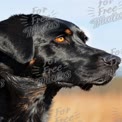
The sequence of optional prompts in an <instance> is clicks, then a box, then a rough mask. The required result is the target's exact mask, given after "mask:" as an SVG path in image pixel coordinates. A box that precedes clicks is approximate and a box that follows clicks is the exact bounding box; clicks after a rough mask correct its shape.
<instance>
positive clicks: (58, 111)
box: [0, 0, 122, 122]
mask: <svg viewBox="0 0 122 122" xmlns="http://www.w3.org/2000/svg"><path fill="white" fill-rule="evenodd" d="M22 13H23V14H31V13H33V14H40V15H46V16H51V17H57V18H61V19H65V20H68V21H71V22H73V23H75V24H76V25H78V26H79V27H80V28H81V29H83V30H84V31H85V33H86V34H87V35H88V36H89V41H88V42H87V44H88V45H90V46H93V47H97V48H100V49H103V50H105V51H107V52H109V53H112V54H115V55H118V56H120V57H121V58H122V1H121V0H92V1H90V0H85V1H82V0H67V1H66V0H43V1H42V0H36V1H34V0H29V1H25V0H21V1H17V0H12V1H8V0H4V1H1V4H0V21H2V20H4V19H7V18H8V17H10V16H11V15H15V14H22ZM121 103H122V64H121V65H120V68H119V70H118V71H117V73H116V77H115V78H114V79H113V81H112V82H110V83H109V84H107V85H106V86H101V87H93V88H92V90H91V91H89V92H84V91H83V90H81V89H79V88H78V87H75V88H73V89H62V90H61V91H60V92H59V93H58V95H57V96H56V97H55V98H54V100H53V105H52V107H51V110H50V115H51V116H50V119H49V122H122V104H121Z"/></svg>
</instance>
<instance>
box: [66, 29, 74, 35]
mask: <svg viewBox="0 0 122 122" xmlns="http://www.w3.org/2000/svg"><path fill="white" fill-rule="evenodd" d="M65 33H66V34H68V35H72V34H73V32H72V31H71V30H70V29H66V30H65Z"/></svg>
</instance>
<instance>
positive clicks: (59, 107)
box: [49, 78, 122, 122]
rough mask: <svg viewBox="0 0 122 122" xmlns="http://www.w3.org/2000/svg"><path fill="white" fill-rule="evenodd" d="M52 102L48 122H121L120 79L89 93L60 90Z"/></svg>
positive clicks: (75, 89)
mask: <svg viewBox="0 0 122 122" xmlns="http://www.w3.org/2000/svg"><path fill="white" fill-rule="evenodd" d="M53 102H54V104H53V105H52V108H51V110H50V120H49V122H122V78H116V79H114V80H113V81H112V82H111V83H109V84H108V85H106V86H102V87H93V88H92V90H91V91H89V92H84V91H82V90H80V89H79V88H73V89H62V90H61V91H60V92H59V93H58V95H57V96H56V97H55V98H54V100H53Z"/></svg>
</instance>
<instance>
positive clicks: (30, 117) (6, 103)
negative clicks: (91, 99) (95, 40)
mask: <svg viewBox="0 0 122 122" xmlns="http://www.w3.org/2000/svg"><path fill="white" fill-rule="evenodd" d="M87 40H88V37H87V36H86V35H85V34H84V32H83V31H82V30H80V28H79V27H77V26H76V25H74V24H73V23H70V22H67V21H64V20H60V19H56V18H49V17H45V16H40V15H15V16H12V17H10V18H9V19H7V20H4V21H1V22H0V81H1V82H0V83H1V89H0V120H1V121H3V122H47V111H48V110H49V108H50V105H51V101H52V99H53V97H54V96H55V95H56V93H57V92H58V91H59V90H60V89H61V88H62V87H68V88H71V87H73V86H79V87H80V88H81V89H83V90H89V89H90V88H91V87H92V86H93V85H104V84H106V83H108V82H109V81H111V80H112V78H113V76H114V74H115V71H116V70H117V68H118V66H119V64H120V62H121V60H120V58H119V57H117V56H114V55H111V54H108V53H107V52H105V51H102V50H99V49H95V48H92V47H90V46H88V45H87V44H86V41H87Z"/></svg>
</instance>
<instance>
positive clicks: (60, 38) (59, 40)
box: [55, 37, 65, 43]
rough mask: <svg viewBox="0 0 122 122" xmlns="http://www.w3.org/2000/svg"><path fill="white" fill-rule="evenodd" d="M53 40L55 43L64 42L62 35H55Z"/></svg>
mask: <svg viewBox="0 0 122 122" xmlns="http://www.w3.org/2000/svg"><path fill="white" fill-rule="evenodd" d="M55 42H57V43H62V42H65V38H64V37H56V38H55Z"/></svg>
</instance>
